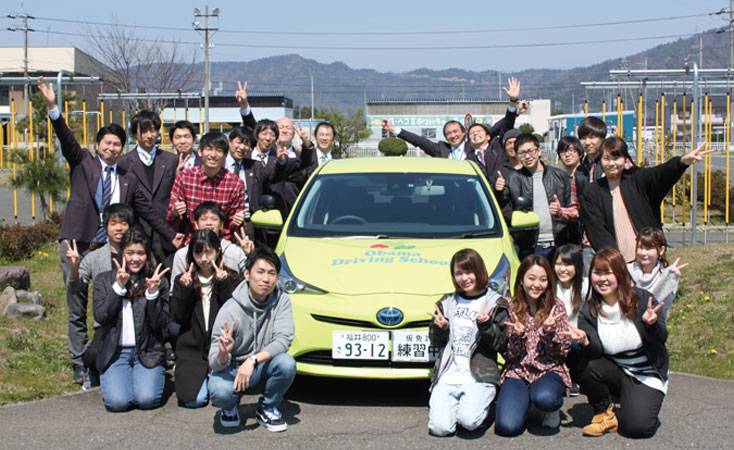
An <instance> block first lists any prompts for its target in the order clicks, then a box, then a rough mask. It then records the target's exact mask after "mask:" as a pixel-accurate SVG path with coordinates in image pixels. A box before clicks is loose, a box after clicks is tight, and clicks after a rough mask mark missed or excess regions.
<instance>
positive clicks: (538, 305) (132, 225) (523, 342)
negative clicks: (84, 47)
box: [38, 77, 702, 437]
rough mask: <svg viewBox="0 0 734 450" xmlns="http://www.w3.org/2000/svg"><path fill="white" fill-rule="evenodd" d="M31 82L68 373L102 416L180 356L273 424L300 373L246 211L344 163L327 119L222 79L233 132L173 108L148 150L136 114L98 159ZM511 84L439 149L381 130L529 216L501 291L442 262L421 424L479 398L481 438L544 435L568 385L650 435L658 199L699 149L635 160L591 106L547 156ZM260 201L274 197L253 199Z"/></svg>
mask: <svg viewBox="0 0 734 450" xmlns="http://www.w3.org/2000/svg"><path fill="white" fill-rule="evenodd" d="M38 88H39V90H40V92H41V95H42V97H43V98H44V99H45V101H46V103H47V105H48V114H49V118H50V119H51V123H52V126H53V128H54V131H55V132H56V135H57V137H58V138H59V141H60V143H61V151H62V153H63V155H64V157H65V158H66V161H67V162H68V164H69V168H70V178H71V187H70V196H69V200H68V202H67V205H66V209H65V214H64V219H63V222H62V226H61V233H60V238H59V241H60V243H61V246H60V259H61V267H62V272H63V277H64V283H65V285H66V287H67V303H68V346H69V352H70V354H71V358H72V367H73V370H74V379H75V381H77V382H78V383H80V384H82V386H83V387H84V388H85V389H86V388H89V387H92V386H95V385H101V390H102V397H103V401H104V406H105V407H106V408H107V409H108V410H109V411H127V410H129V409H132V408H141V409H149V408H155V407H158V406H159V405H160V404H161V402H162V401H163V391H164V384H165V373H166V364H167V363H168V362H169V361H168V360H169V359H171V358H172V357H175V366H174V371H173V374H174V379H175V390H176V397H177V399H178V402H179V405H180V406H182V407H186V408H200V407H203V406H205V405H207V404H208V403H211V404H212V405H214V406H216V407H218V408H220V410H221V412H220V415H219V421H220V423H221V425H222V426H225V427H234V426H238V425H239V424H240V418H239V413H238V405H239V402H240V397H241V395H242V394H244V393H247V394H256V393H257V394H260V399H259V401H258V408H257V412H256V418H257V421H258V422H259V423H260V424H261V425H262V426H264V427H266V428H267V429H268V430H270V431H283V430H285V429H286V428H287V424H286V422H285V418H284V417H283V414H282V413H281V412H280V410H279V404H280V402H281V401H282V399H283V396H284V395H285V394H286V392H287V391H288V389H289V387H290V385H291V383H292V381H293V379H294V377H295V360H294V359H293V357H291V356H290V355H289V354H288V349H289V347H290V344H291V341H292V340H293V337H294V325H293V318H292V313H291V305H290V298H289V296H288V295H287V294H286V293H285V292H283V291H281V290H280V289H278V287H277V280H278V274H279V272H280V264H281V263H280V259H279V258H278V256H277V255H276V254H275V253H274V252H273V251H272V250H271V248H272V247H273V246H274V243H275V242H276V241H277V238H278V236H277V234H274V233H273V232H271V231H268V230H262V229H257V228H256V227H254V226H253V225H252V223H251V221H250V219H251V216H252V214H254V213H255V212H256V211H258V210H260V209H263V208H266V207H267V208H275V209H277V210H279V211H280V212H281V214H282V215H283V217H286V216H287V215H288V214H289V212H290V209H291V208H292V207H293V204H294V203H295V199H296V197H297V196H298V194H299V192H300V190H301V189H302V188H303V186H304V184H305V183H306V181H307V179H308V178H309V176H310V175H311V173H312V172H313V171H314V170H315V169H316V168H317V167H318V166H319V165H322V164H325V163H327V162H328V161H329V160H331V159H333V158H337V157H338V155H337V154H332V148H333V143H334V139H335V137H336V130H335V128H334V126H333V125H331V124H330V123H328V122H322V123H319V124H318V125H317V126H316V127H315V130H314V138H313V140H312V138H311V135H310V133H309V131H308V130H306V129H304V128H303V127H296V126H295V125H294V123H293V122H292V121H291V120H290V119H289V118H286V117H282V118H280V119H278V120H277V121H272V120H269V119H261V120H255V118H254V116H253V114H252V111H251V109H250V106H249V103H248V96H247V83H246V82H245V83H244V84H242V83H239V82H238V88H237V90H236V92H235V98H236V100H237V102H238V103H239V105H240V114H241V116H242V125H241V126H238V127H234V128H232V130H231V131H230V132H229V133H228V134H227V135H225V134H224V133H221V132H218V131H210V132H208V133H205V134H204V135H202V136H200V137H198V136H197V133H196V129H195V127H194V126H193V125H192V124H191V123H190V122H188V121H185V120H181V121H178V122H176V123H175V124H174V125H173V126H172V127H171V128H170V130H169V137H170V140H171V143H172V146H173V150H174V151H173V152H169V151H164V150H162V149H161V148H160V147H159V145H158V142H159V136H160V128H161V121H160V118H159V116H158V115H157V114H155V113H154V112H151V111H146V110H142V111H139V112H138V113H136V114H135V115H134V116H133V117H132V119H131V123H130V132H131V134H132V136H134V138H135V142H136V147H135V148H134V149H133V150H131V151H129V152H127V153H124V154H123V150H124V148H125V145H126V142H127V133H126V131H125V130H124V129H123V128H122V127H120V126H119V125H116V124H109V125H105V126H103V127H102V128H100V130H99V131H98V133H97V135H96V139H95V142H96V146H95V152H94V153H92V152H90V151H89V150H88V149H84V148H82V147H81V146H80V145H79V143H78V142H77V140H76V139H75V137H74V135H73V133H72V132H71V130H70V129H69V127H68V125H67V124H66V122H65V120H64V117H63V115H62V114H61V113H60V111H59V108H58V106H57V105H56V99H55V94H54V91H53V90H52V89H51V86H50V85H47V84H45V83H44V80H43V78H42V77H41V78H40V79H39V80H38ZM505 90H506V92H507V94H508V97H509V107H508V109H507V112H506V114H505V116H504V118H503V119H502V120H500V121H498V122H497V123H496V124H495V125H494V126H493V127H491V128H489V127H487V126H485V125H483V124H479V123H473V124H470V125H469V126H468V129H467V128H465V125H464V124H462V123H460V122H458V121H453V120H452V121H449V122H447V123H446V124H445V126H444V128H443V134H444V138H445V139H446V140H445V141H439V142H433V141H430V140H428V139H425V138H423V137H421V136H418V135H415V134H412V133H410V132H409V131H407V130H403V129H399V128H395V127H394V126H392V124H391V123H389V122H388V121H384V122H383V128H384V129H385V131H386V132H389V133H392V134H394V135H395V136H397V137H399V138H401V139H404V140H406V141H408V142H410V143H412V144H413V145H415V146H417V147H419V148H421V149H422V150H424V151H425V153H426V154H427V155H429V156H431V157H439V158H448V159H455V160H470V161H473V162H474V163H476V164H477V165H478V166H479V167H480V168H481V169H482V171H483V172H484V175H485V177H486V178H487V180H488V181H489V183H490V185H491V187H492V189H493V190H494V196H495V198H496V199H497V202H498V204H499V206H500V207H501V208H502V213H503V215H504V216H505V217H506V218H507V220H508V221H509V219H510V217H511V214H512V211H514V210H516V209H522V210H531V211H533V212H535V213H536V214H537V215H538V217H539V218H540V224H539V232H538V238H537V243H536V244H535V245H534V246H533V247H531V248H518V251H519V253H520V255H521V257H522V263H521V265H520V267H519V269H518V271H517V277H516V283H515V286H514V295H513V296H512V298H503V297H502V296H500V295H499V294H498V293H496V292H494V291H492V290H491V289H488V288H487V286H488V277H489V276H488V273H487V269H486V267H485V265H484V262H483V260H482V257H481V255H479V254H478V253H477V252H476V251H474V250H471V249H465V250H462V251H460V252H458V253H456V254H455V255H454V256H453V258H452V260H451V264H450V268H451V277H452V281H453V285H454V287H455V292H453V293H452V294H448V295H446V296H444V297H443V298H442V299H441V300H440V301H439V302H438V303H436V306H435V312H434V313H433V320H432V323H431V325H430V331H429V335H430V340H431V343H432V345H433V346H435V347H436V348H438V349H439V350H440V353H439V355H438V357H437V359H436V366H435V369H434V370H433V375H432V383H431V396H430V405H429V416H430V420H429V431H430V432H431V433H432V434H434V435H439V436H444V435H447V434H451V433H453V432H455V430H456V428H457V425H458V426H461V427H463V428H465V429H469V430H472V429H475V428H477V427H479V426H481V425H482V424H483V423H484V422H485V419H486V417H487V415H488V412H489V410H490V405H491V403H492V402H493V401H495V402H496V419H495V430H496V433H497V434H500V435H506V436H514V435H517V434H519V433H521V432H522V430H523V429H524V428H525V426H526V422H527V418H528V417H530V416H532V414H530V413H529V412H532V411H533V410H537V411H538V413H537V414H539V415H540V416H541V420H542V424H543V425H544V426H549V427H558V426H559V423H560V416H559V409H560V408H561V406H562V404H563V399H564V397H565V396H566V395H578V394H579V393H583V394H585V395H586V396H587V398H588V400H589V403H590V404H591V406H592V407H593V409H594V413H595V415H594V418H593V420H592V423H591V424H589V425H588V426H586V427H585V428H584V431H583V432H584V434H586V435H590V436H600V435H602V434H604V433H606V432H613V431H617V430H619V431H620V432H621V433H623V434H625V435H628V436H633V437H649V436H652V435H653V434H654V433H655V430H656V428H657V426H658V424H659V420H658V413H659V410H660V406H661V404H662V400H663V398H664V396H665V394H666V392H667V386H668V373H667V364H668V357H667V351H666V349H665V339H666V329H665V320H666V318H667V315H668V314H669V312H670V308H671V305H672V302H673V300H674V299H675V295H676V290H677V284H678V280H679V279H680V270H681V269H682V268H683V267H684V266H685V264H679V261H675V262H674V263H673V264H669V263H668V261H667V259H666V258H665V253H666V248H667V244H666V241H665V235H664V234H663V232H662V230H661V223H660V208H659V204H660V202H661V201H662V199H663V198H664V196H665V195H666V194H667V192H668V191H669V190H670V189H671V188H672V186H673V185H674V184H675V182H676V181H677V180H678V179H679V178H680V176H681V175H682V174H683V172H684V171H685V170H686V168H687V167H688V166H690V165H691V164H694V163H695V162H697V161H699V160H700V159H701V154H702V151H701V148H698V149H696V150H694V151H693V152H691V153H689V154H687V155H685V156H682V157H675V158H672V159H671V160H670V161H668V162H666V163H663V164H661V165H658V166H655V167H649V168H647V167H644V168H642V167H637V166H636V165H635V164H634V162H633V160H632V158H631V157H630V155H629V152H628V148H627V145H626V143H625V142H624V140H622V139H620V138H618V137H616V136H611V137H607V136H606V135H607V129H606V125H605V124H604V122H603V121H601V120H599V119H598V118H595V117H589V118H587V119H585V120H584V121H583V122H582V123H581V125H580V126H579V127H578V130H577V132H576V134H577V136H578V137H572V136H569V137H564V138H563V139H561V140H560V142H559V144H558V148H557V153H558V157H559V167H556V166H554V165H551V164H549V162H548V161H543V160H542V158H541V153H540V143H539V141H538V138H537V137H536V136H534V135H532V134H524V133H520V132H519V131H518V130H517V129H516V128H514V124H515V119H516V118H517V116H518V114H521V113H523V112H524V110H526V109H527V102H525V101H521V100H520V83H519V81H517V80H516V79H514V78H511V79H510V80H509V81H508V86H507V88H506V89H505ZM296 136H298V138H299V139H298V140H299V141H300V145H298V146H297V145H295V144H294V142H295V141H296V140H295V138H296ZM197 142H198V147H197V148H195V146H196V144H197ZM264 194H267V195H269V196H270V198H271V199H272V201H273V202H274V204H272V205H261V204H260V203H261V199H263V195H264ZM90 284H91V285H92V287H93V302H92V303H93V305H92V310H93V318H94V325H93V333H92V334H93V338H92V339H89V335H90V333H89V332H88V330H87V310H88V303H89V302H88V290H89V285H90ZM495 398H496V400H495ZM615 404H618V405H619V406H618V408H616V410H615Z"/></svg>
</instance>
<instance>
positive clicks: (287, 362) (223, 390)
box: [209, 353, 296, 409]
mask: <svg viewBox="0 0 734 450" xmlns="http://www.w3.org/2000/svg"><path fill="white" fill-rule="evenodd" d="M239 366H240V364H239V363H237V362H235V361H233V362H232V364H230V366H229V368H228V369H225V370H222V371H219V372H214V373H212V374H211V375H209V397H210V398H211V401H212V405H214V406H216V407H217V408H222V409H232V408H234V407H235V406H237V405H238V404H239V403H240V397H241V396H242V394H262V396H261V397H260V399H259V400H258V404H259V405H260V407H262V408H264V409H270V408H277V407H278V405H280V402H281V401H283V396H284V395H285V393H286V392H287V391H288V388H290V387H291V383H293V379H294V378H295V377H296V360H294V359H293V357H292V356H291V355H289V354H287V353H281V354H279V355H276V356H275V357H274V358H273V359H271V360H269V361H265V362H264V363H261V364H258V365H257V366H255V370H254V371H253V372H252V375H251V376H250V384H249V387H248V388H247V390H245V392H239V391H235V390H234V379H235V376H236V375H237V369H238V368H239Z"/></svg>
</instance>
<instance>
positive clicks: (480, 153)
mask: <svg viewBox="0 0 734 450" xmlns="http://www.w3.org/2000/svg"><path fill="white" fill-rule="evenodd" d="M477 160H479V164H481V165H482V166H486V165H487V164H485V162H484V152H483V151H481V150H477Z"/></svg>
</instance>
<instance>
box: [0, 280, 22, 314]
mask: <svg viewBox="0 0 734 450" xmlns="http://www.w3.org/2000/svg"><path fill="white" fill-rule="evenodd" d="M13 303H18V297H16V295H15V289H13V287H12V286H8V287H6V288H5V290H3V293H2V294H0V315H2V316H4V315H5V312H6V310H7V309H8V306H10V305H12V304H13Z"/></svg>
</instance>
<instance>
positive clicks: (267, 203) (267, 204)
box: [260, 194, 276, 211]
mask: <svg viewBox="0 0 734 450" xmlns="http://www.w3.org/2000/svg"><path fill="white" fill-rule="evenodd" d="M260 207H261V208H262V209H264V210H266V211H269V210H271V209H275V207H276V205H275V197H273V196H272V195H267V194H265V195H261V196H260Z"/></svg>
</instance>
